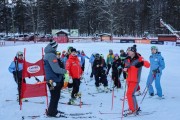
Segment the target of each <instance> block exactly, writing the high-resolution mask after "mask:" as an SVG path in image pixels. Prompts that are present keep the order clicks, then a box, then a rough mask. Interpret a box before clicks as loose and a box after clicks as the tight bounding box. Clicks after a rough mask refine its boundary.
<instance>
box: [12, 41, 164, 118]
mask: <svg viewBox="0 0 180 120" xmlns="http://www.w3.org/2000/svg"><path fill="white" fill-rule="evenodd" d="M57 47H58V43H57V42H56V41H54V40H51V41H50V43H49V44H48V45H47V46H46V47H45V50H44V51H45V56H44V68H45V75H46V80H47V85H48V87H49V90H50V94H51V98H50V103H49V107H48V110H47V115H48V116H51V117H60V115H61V113H62V112H61V111H58V101H59V99H60V93H61V89H62V87H63V86H65V87H66V86H67V87H68V89H72V91H71V99H70V101H69V102H71V103H73V101H74V100H75V99H76V97H78V96H79V95H80V94H79V87H80V81H81V79H83V77H84V76H83V75H84V70H85V58H87V59H89V64H90V65H91V68H92V72H91V74H90V78H91V79H93V77H94V79H95V87H96V89H97V91H98V92H100V91H105V92H108V90H109V88H108V80H107V78H108V76H110V77H111V79H112V80H113V82H114V86H113V87H116V88H122V85H121V82H120V76H121V74H122V75H123V80H125V79H126V84H127V92H126V96H127V100H128V105H129V113H128V114H133V113H135V112H137V110H139V107H138V104H137V101H136V96H135V92H136V91H140V86H139V83H140V80H141V79H140V76H141V70H142V67H143V66H144V67H146V68H149V67H150V72H149V76H148V80H147V85H146V87H147V89H148V91H149V95H150V96H154V95H155V94H154V90H153V87H152V83H153V81H155V87H156V90H157V95H158V97H159V98H163V94H162V88H161V84H160V78H161V75H162V70H163V69H164V68H165V63H164V59H163V57H162V56H161V54H160V52H159V51H158V48H157V47H156V46H152V47H151V52H152V55H151V56H150V58H149V59H150V63H149V62H148V61H147V60H144V58H143V57H142V56H141V55H140V54H139V53H138V52H137V48H136V45H133V46H132V47H128V49H127V51H126V52H125V51H124V50H120V54H118V53H116V54H114V53H113V50H112V49H110V50H109V54H108V55H107V59H106V60H105V58H104V55H103V54H100V53H93V54H92V55H91V57H90V58H89V57H88V56H86V55H85V53H84V51H83V50H82V51H79V50H76V48H73V47H68V50H67V52H66V51H65V50H64V51H62V53H61V52H59V51H57ZM22 61H23V53H22V52H18V53H17V54H16V56H15V59H14V61H13V62H12V63H11V65H10V66H9V71H10V72H11V73H13V76H14V78H15V81H16V82H18V81H20V80H21V78H22V76H21V75H22V70H23V69H22V68H23V67H22V66H23V62H22ZM16 66H17V67H16ZM111 68H112V69H111ZM110 69H111V70H110ZM110 71H111V73H110ZM17 73H18V74H17ZM17 75H18V76H17ZM66 79H68V80H66ZM23 82H25V80H24V81H23ZM53 83H55V86H54V89H53V90H52V89H50V88H51V86H52V84H53ZM101 84H103V86H104V90H101V89H100V85H101Z"/></svg>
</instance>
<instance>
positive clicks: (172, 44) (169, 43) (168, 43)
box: [164, 41, 176, 46]
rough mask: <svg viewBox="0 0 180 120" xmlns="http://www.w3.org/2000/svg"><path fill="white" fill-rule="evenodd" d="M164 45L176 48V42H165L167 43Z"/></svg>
mask: <svg viewBox="0 0 180 120" xmlns="http://www.w3.org/2000/svg"><path fill="white" fill-rule="evenodd" d="M164 45H170V46H176V42H168V41H165V42H164Z"/></svg>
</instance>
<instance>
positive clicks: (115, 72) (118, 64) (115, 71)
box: [112, 53, 123, 88]
mask: <svg viewBox="0 0 180 120" xmlns="http://www.w3.org/2000/svg"><path fill="white" fill-rule="evenodd" d="M122 67H123V64H122V61H121V59H120V58H119V55H118V54H117V53H116V54H115V55H114V62H113V63H112V79H113V81H114V87H116V88H121V82H120V79H119V77H120V74H121V71H122Z"/></svg>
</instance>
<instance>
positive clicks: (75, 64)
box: [66, 48, 83, 104]
mask: <svg viewBox="0 0 180 120" xmlns="http://www.w3.org/2000/svg"><path fill="white" fill-rule="evenodd" d="M66 70H67V71H68V73H69V77H70V79H71V78H72V85H73V89H72V93H71V99H70V101H69V102H70V103H71V104H73V103H74V100H75V99H76V97H77V96H78V92H79V86H80V79H81V76H82V73H83V72H82V69H81V65H80V61H79V59H78V57H77V51H76V49H75V48H72V49H71V54H70V55H69V59H68V60H67V62H66Z"/></svg>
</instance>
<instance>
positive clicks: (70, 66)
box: [66, 55, 82, 79]
mask: <svg viewBox="0 0 180 120" xmlns="http://www.w3.org/2000/svg"><path fill="white" fill-rule="evenodd" d="M66 70H67V71H69V76H71V77H72V79H75V78H77V79H80V77H81V75H82V69H81V65H80V61H79V59H78V57H77V56H72V55H69V59H68V60H67V62H66Z"/></svg>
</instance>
